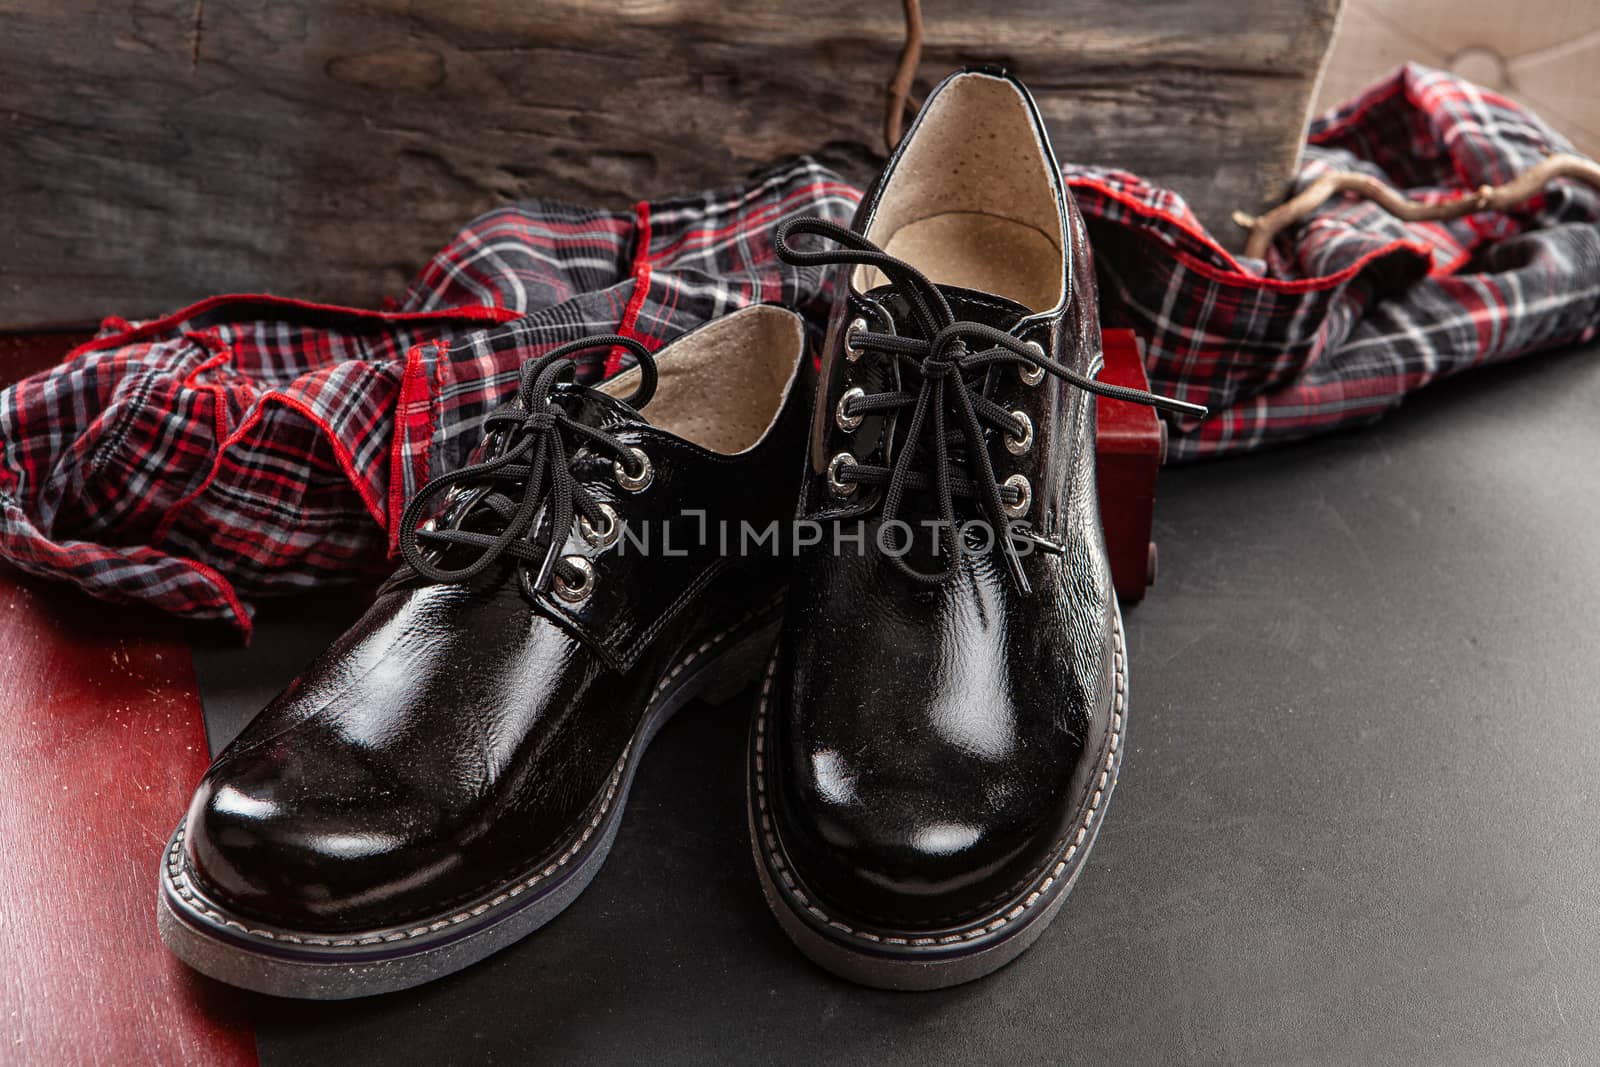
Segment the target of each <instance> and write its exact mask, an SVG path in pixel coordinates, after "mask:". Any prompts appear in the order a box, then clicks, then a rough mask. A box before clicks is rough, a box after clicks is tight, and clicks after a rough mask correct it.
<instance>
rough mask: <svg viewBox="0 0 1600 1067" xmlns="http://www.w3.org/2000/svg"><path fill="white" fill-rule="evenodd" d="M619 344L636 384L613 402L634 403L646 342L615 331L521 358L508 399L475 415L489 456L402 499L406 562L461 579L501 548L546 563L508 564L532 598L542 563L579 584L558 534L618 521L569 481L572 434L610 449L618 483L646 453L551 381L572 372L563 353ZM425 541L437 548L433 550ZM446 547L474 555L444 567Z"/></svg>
mask: <svg viewBox="0 0 1600 1067" xmlns="http://www.w3.org/2000/svg"><path fill="white" fill-rule="evenodd" d="M618 345H620V346H621V347H623V348H626V349H627V350H628V351H630V352H632V353H633V355H634V356H635V358H636V359H637V360H638V366H639V387H638V388H637V389H635V390H634V392H633V394H632V395H631V396H629V397H627V398H626V399H624V400H623V401H622V403H624V404H626V405H628V406H629V407H631V408H633V409H635V410H638V409H640V408H642V407H644V406H645V405H646V404H648V403H649V402H650V398H651V397H652V396H654V395H655V391H656V362H655V359H654V357H652V356H651V354H650V351H649V349H647V348H645V347H644V345H642V344H640V343H639V342H638V341H635V340H633V339H632V338H628V337H620V336H617V335H615V334H606V335H604V336H599V337H586V338H583V339H582V340H578V341H571V342H568V343H567V344H563V345H560V346H559V347H556V348H553V349H551V350H550V351H549V352H546V353H545V354H544V355H542V356H539V357H537V358H534V359H530V360H529V361H528V362H527V363H525V364H524V365H523V367H522V373H521V377H520V381H519V383H518V386H517V393H516V396H515V398H514V399H513V400H511V401H510V402H509V403H507V404H504V405H502V406H501V407H499V408H497V409H495V410H494V411H492V412H490V413H489V414H488V415H487V416H486V417H485V418H484V430H485V433H486V436H487V437H488V438H489V439H490V444H489V446H488V449H487V451H488V453H489V455H488V457H487V458H485V459H483V460H481V461H480V462H477V463H472V464H469V465H467V466H465V467H462V468H461V469H459V470H455V471H451V472H450V473H449V474H443V475H440V476H439V477H437V478H434V479H433V480H432V481H430V482H428V484H427V485H425V486H423V487H422V489H421V490H420V491H419V492H418V493H417V495H416V496H415V497H414V498H413V499H412V501H411V503H409V504H408V505H406V510H405V512H404V513H403V514H402V515H401V517H400V552H401V555H403V556H404V557H405V561H406V563H407V564H409V565H410V567H411V569H412V570H413V571H415V572H416V573H417V574H420V575H422V576H423V577H424V578H427V579H429V580H431V581H435V582H465V581H468V580H470V579H471V578H473V577H475V576H476V575H478V574H481V573H482V572H483V571H484V570H486V569H487V568H488V567H489V566H491V565H492V564H493V563H494V562H495V560H497V559H499V558H500V557H501V556H502V555H506V556H511V557H512V558H514V559H517V560H521V561H522V562H523V563H531V562H535V561H537V560H539V559H540V558H541V555H542V556H543V558H544V560H545V561H546V562H545V563H544V565H543V567H542V568H541V570H540V572H539V575H538V577H537V578H535V579H532V580H530V579H529V577H528V568H527V567H526V566H521V567H518V568H517V573H518V581H519V582H520V583H521V586H522V591H523V594H524V595H526V596H528V597H532V596H533V595H534V590H535V589H537V588H539V587H540V586H542V585H543V584H544V580H545V578H546V576H547V572H548V571H549V570H551V569H554V571H555V574H556V576H557V577H558V578H559V579H560V580H561V581H562V582H564V583H566V585H567V587H568V588H571V589H586V588H587V583H588V582H589V580H590V579H589V575H588V573H587V572H585V571H583V570H581V569H580V568H579V567H578V566H576V565H575V564H573V563H570V562H568V561H567V559H565V558H561V559H556V558H555V554H556V552H557V551H559V549H560V547H561V543H562V538H563V537H564V536H565V534H566V531H568V530H570V529H571V528H572V523H573V522H574V520H576V519H579V518H581V519H582V520H583V522H584V523H585V524H587V528H588V529H589V530H593V531H596V535H597V536H599V537H601V538H604V537H606V536H608V535H609V534H610V533H611V532H612V531H613V529H614V524H615V523H616V522H617V521H618V520H617V517H616V514H615V513H614V512H613V511H612V510H611V509H610V508H608V507H606V506H605V505H603V504H602V503H600V502H599V501H598V500H596V499H595V498H594V495H593V494H592V493H590V492H589V491H588V490H586V489H585V488H584V487H583V486H582V485H580V484H578V480H577V478H576V477H575V476H574V475H573V473H572V461H573V460H574V459H576V457H577V453H576V452H573V453H572V454H571V455H569V453H568V444H569V442H576V443H577V444H578V448H579V449H580V450H581V449H583V448H587V449H589V450H590V451H592V452H594V453H600V454H604V455H608V456H610V457H611V458H612V460H613V464H612V469H613V470H614V471H615V473H616V475H617V478H618V480H619V481H620V482H622V483H623V484H624V485H628V483H629V481H630V480H632V481H634V482H641V481H642V480H644V479H647V478H648V477H649V474H650V461H649V459H648V458H647V457H646V456H645V454H644V453H643V452H641V451H640V450H638V449H636V448H632V447H630V446H629V445H627V444H626V443H625V442H623V441H621V440H619V439H618V438H617V437H615V436H613V435H612V434H609V433H606V432H605V431H604V430H601V429H598V428H596V427H593V426H589V425H586V424H584V423H582V422H579V421H577V420H575V419H574V418H572V416H571V415H569V414H568V413H567V411H566V409H565V408H563V407H562V406H561V405H560V404H559V403H557V402H555V401H554V400H553V399H552V397H553V395H554V392H555V389H556V386H557V385H559V384H560V383H562V382H565V381H572V380H573V379H574V376H575V374H576V364H574V363H573V361H572V360H571V359H570V358H568V357H570V356H572V355H573V354H575V353H577V352H581V351H584V350H586V349H591V348H612V347H615V346H618ZM497 437H498V440H496V438H497ZM458 487H459V488H460V489H461V490H462V491H463V494H464V495H462V496H461V497H460V498H459V499H457V500H453V501H451V502H450V504H449V506H448V507H446V508H445V512H444V516H443V517H442V518H441V519H438V520H432V521H427V522H425V521H424V519H425V517H426V516H427V515H428V513H429V512H430V511H432V510H433V508H434V507H435V506H436V505H437V503H438V502H439V501H440V500H441V499H442V498H443V497H444V496H445V494H447V493H449V492H450V491H451V490H453V489H456V488H458ZM634 488H635V489H642V488H643V485H642V484H638V485H636V486H634ZM547 498H548V501H549V504H550V508H549V511H550V522H549V529H550V531H551V543H550V545H549V546H548V547H547V549H546V550H544V551H543V553H541V550H540V549H539V548H538V547H537V546H536V545H535V543H534V542H535V538H536V536H537V534H538V532H539V530H540V529H541V528H542V527H543V525H544V524H543V523H541V522H540V521H539V505H540V504H541V503H542V502H544V501H545V500H546V499H547ZM469 520H472V521H474V522H475V523H476V522H481V521H487V522H488V523H489V524H490V525H491V526H492V525H495V524H498V525H499V526H500V529H499V532H497V533H488V532H484V531H481V530H477V529H465V528H464V526H465V525H466V523H467V522H468V521H469ZM436 524H437V525H436ZM424 545H427V546H428V547H430V548H433V549H436V550H438V551H437V552H436V554H435V555H434V557H433V558H430V556H429V553H428V552H426V551H425V550H424V547H423V546H424ZM452 549H468V550H473V552H474V555H473V556H472V559H471V561H470V562H468V563H466V564H464V565H462V566H455V567H447V566H444V565H443V564H444V562H445V559H446V556H447V554H452V553H450V550H452ZM552 560H553V562H551V561H552Z"/></svg>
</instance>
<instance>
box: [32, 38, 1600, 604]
mask: <svg viewBox="0 0 1600 1067" xmlns="http://www.w3.org/2000/svg"><path fill="white" fill-rule="evenodd" d="M1564 150H1569V149H1568V146H1567V144H1566V142H1564V141H1563V140H1562V139H1561V138H1560V137H1559V136H1558V135H1557V134H1555V133H1554V132H1553V131H1551V130H1550V129H1549V128H1548V127H1546V126H1545V125H1544V124H1543V123H1541V122H1540V121H1539V120H1538V119H1537V118H1535V117H1533V116H1532V115H1530V114H1528V113H1527V112H1525V111H1523V110H1521V109H1519V108H1518V107H1516V106H1515V105H1513V104H1511V103H1509V102H1508V101H1506V100H1504V99H1503V98H1500V97H1498V96H1495V95H1494V94H1492V93H1488V92H1485V91H1482V90H1479V89H1477V88H1475V87H1473V86H1471V85H1469V84H1466V83H1464V82H1461V81H1459V80H1457V79H1454V78H1451V77H1449V76H1446V75H1443V74H1439V73H1437V72H1433V71H1428V70H1425V69H1423V68H1419V67H1408V68H1405V69H1403V70H1401V71H1399V72H1398V73H1397V74H1396V75H1394V76H1393V77H1392V78H1390V79H1388V80H1387V81H1385V82H1384V83H1382V84H1380V85H1378V86H1376V87H1374V88H1373V89H1372V90H1370V91H1369V92H1367V93H1366V94H1364V95H1363V96H1362V97H1361V98H1360V99H1358V100H1356V101H1354V102H1352V103H1351V104H1349V105H1346V106H1345V107H1342V108H1340V109H1338V110H1336V111H1335V112H1333V113H1331V114H1329V115H1328V116H1325V117H1324V118H1322V119H1320V120H1318V121H1317V122H1316V123H1315V124H1314V125H1313V127H1312V131H1311V135H1310V143H1309V144H1308V146H1307V150H1306V159H1305V163H1304V166H1303V168H1302V170H1301V173H1300V176H1299V181H1300V182H1301V183H1305V182H1309V181H1312V180H1314V179H1315V178H1316V177H1317V176H1318V175H1319V174H1321V173H1323V172H1324V171H1326V170H1328V169H1329V168H1337V169H1359V170H1363V171H1366V172H1367V173H1371V174H1373V175H1375V176H1377V177H1379V178H1381V179H1382V180H1384V181H1387V182H1389V183H1390V184H1392V185H1394V186H1395V187H1397V188H1399V189H1402V190H1404V191H1406V192H1407V193H1408V195H1413V196H1440V195H1453V194H1456V193H1459V192H1462V191H1465V190H1469V189H1475V188H1476V187H1477V186H1478V185H1481V184H1484V183H1486V182H1487V183H1498V182H1501V181H1504V180H1506V179H1507V178H1509V177H1510V176H1511V175H1513V174H1515V173H1517V172H1518V171H1520V170H1522V169H1524V168H1525V167H1526V166H1528V165H1530V164H1531V163H1532V162H1534V161H1536V160H1537V159H1538V158H1539V157H1540V156H1541V155H1542V154H1543V153H1544V152H1546V151H1564ZM1066 174H1067V177H1068V180H1069V182H1070V183H1071V185H1072V188H1073V190H1074V192H1075V194H1076V196H1077V198H1078V201H1079V204H1080V206H1081V208H1082V209H1083V213H1084V216H1085V218H1086V221H1087V225H1088V227H1089V231H1090V235H1091V239H1092V241H1093V244H1094V248H1095V254H1096V257H1097V263H1098V269H1099V272H1100V284H1101V301H1102V317H1103V319H1104V321H1105V323H1106V325H1108V326H1127V327H1131V328H1133V329H1135V330H1136V331H1138V332H1139V333H1140V334H1141V335H1142V336H1143V337H1144V338H1145V339H1146V343H1147V360H1148V364H1149V371H1150V374H1151V378H1152V381H1153V383H1154V385H1155V387H1156V388H1158V389H1160V390H1164V391H1167V392H1171V393H1174V394H1176V395H1179V396H1182V397H1184V398H1186V399H1190V400H1196V401H1200V402H1203V403H1205V404H1207V405H1209V406H1211V408H1212V410H1213V414H1212V416H1211V417H1209V418H1207V419H1206V420H1205V421H1204V422H1202V423H1200V424H1199V425H1192V424H1190V425H1183V426H1178V427H1175V429H1176V430H1177V431H1178V432H1177V433H1175V434H1174V436H1173V439H1172V455H1173V456H1174V457H1176V458H1178V459H1192V458H1197V457H1202V456H1215V455H1224V454H1229V453H1235V452H1242V451H1246V450H1250V449H1254V448H1259V447H1262V446H1264V445H1269V444H1273V443H1277V442H1281V441H1287V440H1291V439H1294V438H1299V437H1304V436H1307V435H1310V434H1314V433H1319V432H1322V431H1325V430H1328V429H1332V428H1335V427H1339V426H1345V425H1349V424H1352V423H1358V422H1362V421H1366V420H1370V419H1372V418H1375V417H1376V416H1378V415H1379V414H1381V413H1382V412H1383V411H1385V410H1387V409H1388V408H1390V407H1392V406H1393V405H1395V404H1397V403H1399V402H1400V400H1401V399H1402V398H1403V397H1404V396H1405V395H1406V394H1407V393H1408V392H1410V391H1413V390H1415V389H1418V388H1420V387H1422V386H1423V385H1425V384H1427V383H1428V382H1430V381H1432V380H1434V379H1436V378H1438V377H1441V376H1443V375H1446V374H1450V373H1453V372H1455V371H1458V370H1461V369H1464V368H1466V367H1470V366H1473V365H1476V364H1478V363H1484V362H1491V361H1495V360H1501V359H1507V358H1511V357H1514V356H1518V355H1522V354H1525V353H1529V352H1533V351H1537V350H1540V349H1544V348H1550V347H1554V346H1558V345H1562V344H1568V343H1575V342H1580V341H1583V340H1586V339H1589V338H1591V337H1593V336H1595V334H1596V331H1597V327H1600V198H1597V196H1596V194H1595V193H1594V192H1593V191H1592V190H1588V189H1584V188H1582V187H1581V186H1578V185H1576V184H1573V183H1566V182H1563V183H1557V184H1554V185H1552V186H1550V187H1549V188H1547V190H1546V191H1545V193H1544V194H1543V195H1542V196H1541V197H1539V198H1538V199H1537V200H1535V201H1534V202H1532V203H1531V204H1530V205H1528V207H1527V208H1526V209H1525V210H1522V211H1519V212H1518V213H1517V214H1515V215H1490V214H1484V215H1478V216H1474V217H1471V218H1469V219H1466V220H1462V221H1459V222H1452V223H1443V224H1420V225H1419V224H1402V223H1399V222H1396V221H1395V220H1393V219H1391V218H1390V217H1388V216H1387V215H1385V214H1384V213H1383V212H1382V211H1381V210H1379V209H1377V208H1375V207H1373V206H1371V205H1369V204H1364V203H1359V202H1354V201H1352V200H1350V199H1348V198H1342V199H1339V200H1336V201H1333V202H1330V203H1329V204H1328V205H1326V206H1325V207H1324V208H1323V209H1321V210H1320V211H1318V212H1317V213H1316V215H1315V216H1314V217H1313V218H1311V219H1310V220H1308V221H1307V222H1306V223H1305V224H1303V225H1301V226H1299V227H1297V228H1296V229H1295V230H1294V232H1292V233H1290V234H1288V235H1285V237H1284V238H1282V239H1280V241H1279V245H1278V247H1277V248H1275V249H1274V250H1273V252H1272V253H1271V255H1270V257H1269V260H1268V261H1267V262H1266V263H1261V262H1257V261H1248V260H1239V259H1236V258H1234V257H1233V256H1230V255H1229V254H1228V253H1227V252H1226V251H1224V250H1223V249H1222V248H1221V247H1220V246H1219V245H1218V244H1217V243H1216V242H1215V241H1214V240H1213V239H1212V238H1211V237H1210V236H1208V235H1207V234H1206V233H1205V231H1204V229H1203V228H1202V227H1201V226H1200V225H1199V223H1198V222H1197V221H1196V220H1195V218H1194V216H1193V215H1192V214H1191V213H1190V211H1189V210H1188V208H1187V206H1186V205H1185V204H1184V203H1183V201H1182V200H1181V198H1179V197H1178V196H1176V195H1175V194H1173V193H1171V192H1169V191H1166V190H1163V189H1159V188H1156V187H1154V186H1151V185H1149V184H1147V183H1145V182H1143V181H1142V180H1140V179H1139V178H1138V177H1136V176H1134V175H1131V174H1127V173H1124V172H1119V171H1112V170H1106V169H1102V168H1093V167H1082V166H1068V167H1067V168H1066ZM859 195H860V194H859V192H858V191H857V190H856V189H855V188H853V187H852V186H850V185H849V184H848V183H846V182H844V181H843V180H841V179H840V178H838V177H837V176H836V175H834V174H832V173H830V172H829V171H828V170H826V169H825V168H823V167H822V166H820V165H819V164H817V163H816V162H814V161H812V160H809V159H799V160H795V161H792V162H790V163H787V164H783V165H781V166H779V167H777V168H775V169H773V170H771V171H769V172H766V173H765V174H763V175H760V176H758V177H756V178H753V179H751V180H750V181H749V182H747V183H745V184H743V185H741V186H739V187H737V188H734V189H730V190H721V191H716V192H711V193H704V194H698V195H694V196H686V197H680V198H675V199H668V200H658V201H652V202H648V203H641V204H639V205H637V206H636V207H635V208H634V210H632V211H626V212H611V211H594V210H587V209H582V208H576V207H572V206H569V205H564V204H558V203H552V202H547V201H530V202H525V203H521V204H517V205H513V206H509V207H504V208H501V209H498V210H496V211H492V212H490V213H488V214H487V215H484V216H482V217H480V218H478V219H476V220H474V221H473V222H471V223H470V224H469V225H468V226H467V227H466V228H465V229H463V230H462V231H461V233H460V234H459V235H457V237H456V238H455V240H453V241H452V242H451V243H450V245H449V246H447V247H446V248H444V249H443V250H442V251H440V252H439V254H438V255H436V256H435V257H434V258H433V259H432V260H431V261H430V262H429V263H428V264H427V265H426V267H424V269H423V270H422V271H421V273H420V274H419V275H418V277H417V279H416V280H415V281H414V282H413V284H412V285H411V287H410V289H409V290H408V291H407V293H406V294H405V296H404V298H403V299H402V300H401V301H400V302H399V305H398V308H397V310H395V311H392V312H372V311H358V310H352V309H343V308H333V307H326V306H320V305H313V304H306V303H302V302H297V301H289V300H278V299H273V298H269V297H258V296H242V297H221V298H215V299H212V300H209V301H205V302H203V303H201V304H198V305H196V306H194V307H192V308H189V309H186V310H184V311H181V312H178V313H176V314H174V315H171V316H168V317H166V318H163V319H160V320H156V321H153V322H149V323H144V324H139V325H133V324H129V323H125V322H122V321H120V320H110V321H108V323H107V324H106V326H105V327H104V328H103V329H102V331H101V333H100V335H99V336H98V337H97V338H96V339H95V340H94V341H92V342H90V343H89V344H87V345H85V346H83V347H81V348H79V349H78V350H76V351H75V352H74V353H73V354H72V355H71V356H70V357H69V358H68V359H67V360H66V361H65V362H64V363H63V364H62V365H61V366H59V367H57V368H54V369H52V370H49V371H47V372H44V373H42V374H38V375H35V376H33V377H31V378H28V379H26V380H24V381H22V382H20V383H18V384H17V385H15V386H13V387H11V388H9V389H6V390H4V391H3V392H0V558H3V559H5V560H7V561H9V562H11V563H12V564H13V565H15V566H17V567H19V568H21V569H23V570H25V571H29V572H31V573H34V574H39V575H44V576H48V577H54V578H59V579H64V580H67V581H70V582H73V583H75V584H77V585H78V586H80V587H81V588H83V589H84V590H86V591H88V592H89V593H91V594H93V595H96V596H100V597H103V598H106V599H110V600H119V601H139V602H145V603H149V604H153V605H155V606H158V607H160V608H162V609H164V610H166V611H170V612H172V613H174V614H178V615H183V616H188V617H191V618H197V619H215V620H223V621H225V622H227V623H229V624H231V625H233V626H235V627H237V628H239V629H241V630H244V631H246V632H247V631H248V629H249V615H250V605H251V603H252V602H253V601H255V600H257V599H259V598H260V597H263V596H267V595H272V594H279V593H287V592H292V591H294V590H296V589H302V588H306V587H312V586H322V585H326V584H328V583H332V582H346V581H353V580H356V579H358V578H363V577H369V576H375V575H378V574H381V573H383V572H384V571H386V570H388V569H389V567H390V566H391V560H392V556H393V552H394V548H395V539H396V536H397V523H398V519H399V516H400V513H401V511H402V509H403V508H404V506H405V503H406V501H407V500H408V499H409V498H410V497H411V496H412V495H413V494H414V493H415V492H416V490H417V489H418V487H419V486H420V485H421V484H422V483H423V482H424V481H426V479H427V478H428V477H429V475H430V474H432V473H435V472H437V471H440V470H446V469H449V468H451V467H453V466H455V465H457V464H459V463H460V462H462V460H463V459H464V457H465V456H466V454H467V452H468V451H469V450H470V449H471V447H472V446H473V445H474V444H475V442H476V437H477V428H478V425H479V423H480V421H481V417H482V416H483V414H484V413H485V412H487V411H488V410H489V409H490V408H491V407H493V406H494V405H495V404H497V403H499V402H500V401H502V400H503V399H505V397H506V396H507V395H508V394H509V393H510V392H511V391H512V390H513V389H514V388H515V385H516V380H517V369H518V367H519V366H520V365H521V364H522V362H523V361H524V360H526V359H528V358H529V357H532V356H535V355H538V354H539V353H541V352H543V351H546V350H548V349H549V348H551V347H553V346H554V345H556V344H559V343H561V342H564V341H567V340H570V339H572V338H575V337H580V336H584V335H587V334H592V333H600V332H610V331H613V330H615V331H617V332H620V333H622V334H624V335H626V336H631V337H636V338H638V339H639V340H641V341H642V342H643V343H645V344H646V345H647V346H649V347H650V348H652V349H654V348H658V347H660V346H661V345H662V344H665V343H666V342H667V341H668V340H670V339H672V338H673V337H675V336H677V335H678V334H680V333H683V332H685V331H686V330H688V329H690V328H691V327H693V326H695V325H698V324H699V323H701V322H704V321H707V320H709V319H711V318H714V317H717V316H720V315H723V314H726V313H728V312H730V311H733V310H736V309H737V308H739V307H742V306H745V305H747V304H750V303H757V302H766V303H778V304H786V305H788V306H791V307H794V308H796V309H798V310H799V311H800V312H801V313H802V314H804V315H805V316H806V317H807V319H808V321H809V322H810V323H811V324H812V326H813V328H816V329H820V326H821V324H822V322H823V319H824V317H825V315H826V312H827V307H828V305H829V297H830V294H829V293H828V292H827V291H826V290H825V284H826V277H825V274H824V272H822V271H821V270H819V269H816V268H808V269H796V268H791V267H787V266H785V265H783V264H781V263H779V262H778V261H777V260H776V259H775V257H774V256H773V253H772V246H771V232H772V229H773V227H774V225H775V224H776V223H777V222H778V221H779V220H780V219H782V218H784V217H786V216H788V215H790V214H797V213H805V214H813V215H822V216H824V217H827V218H831V219H834V220H836V221H846V220H848V218H849V216H850V214H851V213H852V211H853V210H854V207H855V204H856V202H857V200H858V199H859ZM626 362H627V361H625V360H624V359H623V357H622V353H621V352H620V351H617V352H612V353H610V354H596V355H594V356H590V357H585V358H584V359H583V360H581V361H580V366H579V377H580V379H581V380H585V381H593V380H598V379H599V378H601V377H603V376H605V375H608V374H611V373H615V372H616V371H618V370H619V369H622V367H623V366H625V365H626Z"/></svg>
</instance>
